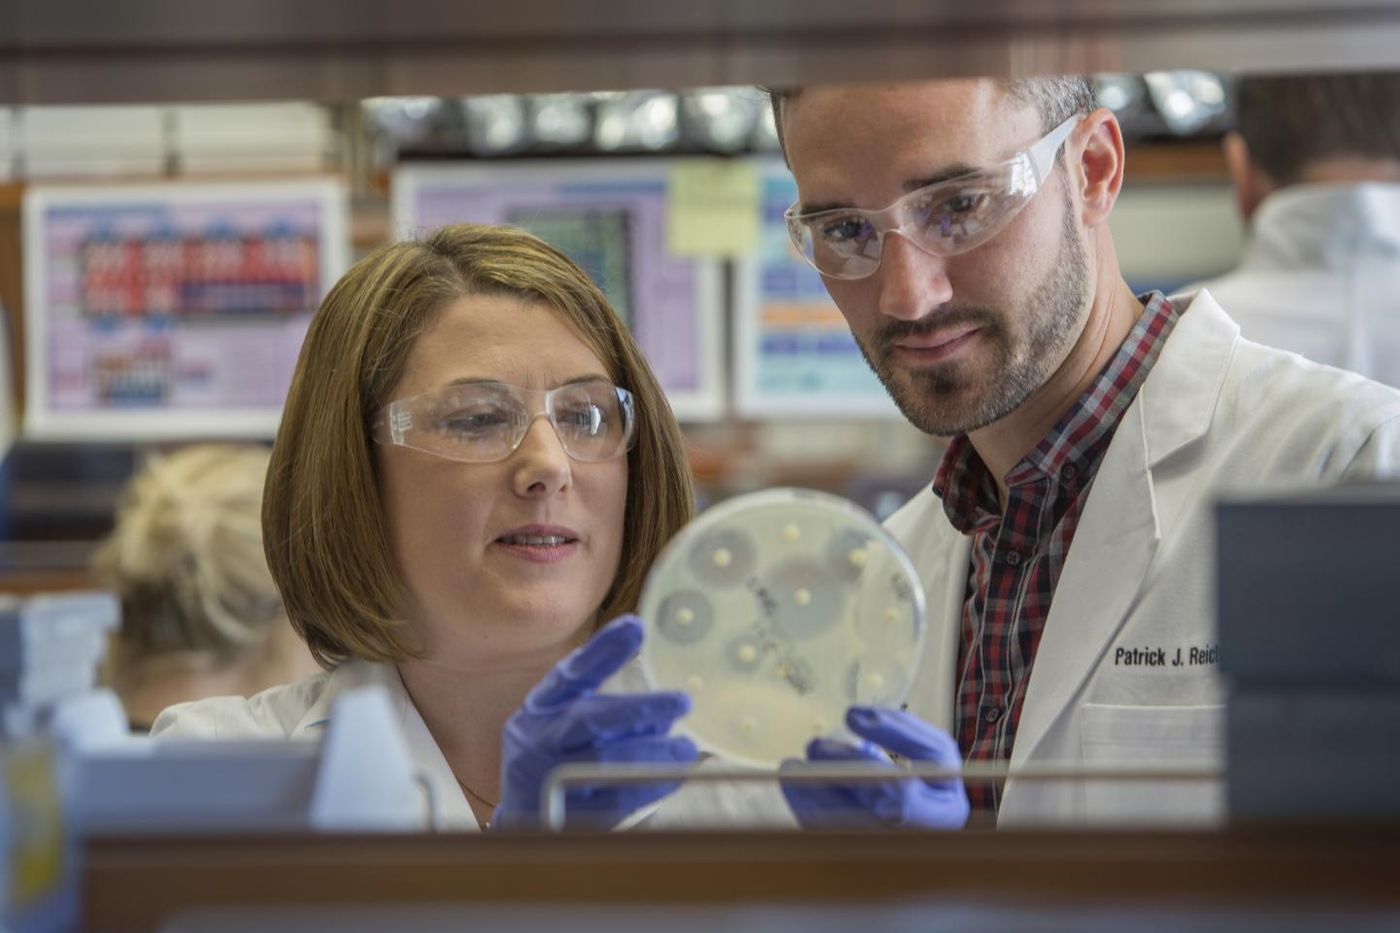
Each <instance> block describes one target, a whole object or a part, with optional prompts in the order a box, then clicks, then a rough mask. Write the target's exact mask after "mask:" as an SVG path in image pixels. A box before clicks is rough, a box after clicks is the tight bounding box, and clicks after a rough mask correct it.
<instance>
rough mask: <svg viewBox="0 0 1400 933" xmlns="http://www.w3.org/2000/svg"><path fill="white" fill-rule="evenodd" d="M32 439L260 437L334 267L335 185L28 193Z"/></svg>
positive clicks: (340, 205) (341, 198)
mask: <svg viewBox="0 0 1400 933" xmlns="http://www.w3.org/2000/svg"><path fill="white" fill-rule="evenodd" d="M24 244H25V296H26V297H25V305H26V307H25V321H26V332H27V341H26V343H27V349H28V353H27V369H28V378H27V383H26V387H27V391H26V406H25V410H26V414H25V422H24V433H25V435H26V436H28V437H34V438H41V439H49V438H73V439H111V440H160V439H177V438H193V437H270V436H271V435H272V434H273V433H274V432H275V430H276V427H277V422H278V419H279V417H280V415H281V411H282V403H283V401H284V399H285V398H286V394H287V389H288V386H289V385H290V383H291V377H292V370H293V368H294V367H295V364H296V358H297V354H298V352H299V351H300V349H301V343H302V339H303V338H304V337H305V335H306V329H307V326H308V325H309V324H310V321H311V316H312V314H313V313H314V312H315V310H316V307H317V306H318V305H319V304H320V301H321V298H322V296H323V295H325V293H326V292H327V291H328V290H329V289H330V286H331V285H332V283H334V282H335V280H336V279H337V278H338V277H339V276H340V275H341V273H343V272H344V271H345V268H346V264H347V255H348V252H349V241H348V236H347V228H346V222H345V193H344V190H343V188H342V187H341V185H340V184H339V183H338V182H337V181H335V180H333V179H314V180H306V181H296V182H260V183H256V184H254V183H247V184H234V183H229V184H219V185H199V186H194V185H183V184H167V185H155V186H141V187H134V186H133V187H129V188H113V187H111V186H103V187H100V188H99V187H95V186H94V187H39V188H34V189H31V190H30V191H28V192H26V194H25V202H24Z"/></svg>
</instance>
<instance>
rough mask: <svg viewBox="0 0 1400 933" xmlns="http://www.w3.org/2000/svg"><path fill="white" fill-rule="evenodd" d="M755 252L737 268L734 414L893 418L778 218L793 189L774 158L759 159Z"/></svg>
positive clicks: (818, 278)
mask: <svg viewBox="0 0 1400 933" xmlns="http://www.w3.org/2000/svg"><path fill="white" fill-rule="evenodd" d="M756 161H757V165H758V173H759V198H760V204H759V210H760V215H759V216H760V226H759V234H758V236H759V240H758V247H757V249H756V250H755V251H754V252H753V253H752V254H751V255H750V256H749V257H748V258H746V259H742V260H739V261H738V262H737V263H736V265H735V270H734V335H735V338H734V339H735V373H734V378H735V387H734V406H735V409H736V411H737V412H738V413H739V414H740V415H742V416H744V417H749V418H771V417H791V416H811V417H823V416H829V417H838V418H842V417H854V418H885V417H888V418H898V417H900V415H899V410H898V409H897V408H895V405H894V402H892V401H891V400H890V397H889V395H888V394H887V393H886V392H885V388H884V386H882V385H881V384H880V381H879V379H877V378H876V377H875V374H874V373H873V372H871V370H870V367H869V366H868V365H867V364H866V362H865V357H863V356H862V355H861V352H860V348H859V347H858V346H857V345H856V342H855V338H853V337H852V336H851V331H850V328H849V327H847V326H846V320H845V318H843V317H842V316H841V312H840V311H839V310H837V308H836V305H835V304H834V303H833V302H832V300H831V297H830V296H829V295H828V294H827V293H826V289H825V288H824V287H823V286H822V280H821V276H820V275H818V274H817V271H816V270H815V269H813V268H812V267H811V266H809V265H807V264H806V263H804V262H803V261H802V260H801V258H800V257H799V256H798V255H797V253H796V250H795V249H794V248H793V246H792V243H791V241H790V240H789V239H788V232H787V224H786V222H785V221H784V219H783V214H784V212H785V211H786V210H787V209H788V206H789V205H791V204H792V202H793V201H795V200H796V199H797V185H796V183H795V182H794V181H793V180H792V176H791V175H790V174H788V171H787V167H786V166H784V165H783V163H782V161H781V160H779V159H766V158H765V159H760V160H756Z"/></svg>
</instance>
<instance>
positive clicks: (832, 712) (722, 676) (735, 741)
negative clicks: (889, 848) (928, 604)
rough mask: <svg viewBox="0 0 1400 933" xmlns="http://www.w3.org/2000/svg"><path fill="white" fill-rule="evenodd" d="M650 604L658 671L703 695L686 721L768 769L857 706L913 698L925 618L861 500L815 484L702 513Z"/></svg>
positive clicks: (741, 758)
mask: <svg viewBox="0 0 1400 933" xmlns="http://www.w3.org/2000/svg"><path fill="white" fill-rule="evenodd" d="M639 613H640V615H641V617H642V620H643V622H644V625H645V627H646V637H645V639H644V640H643V642H642V650H641V658H640V661H641V665H642V671H643V672H644V674H645V676H646V679H647V682H648V683H649V684H650V685H651V686H652V688H653V689H658V690H680V691H684V692H685V693H688V694H689V695H690V696H691V699H692V700H693V702H694V706H693V709H692V711H691V713H690V715H688V716H686V717H685V718H684V719H682V720H681V721H680V723H679V725H678V729H679V731H681V732H684V733H685V734H687V735H689V736H690V737H691V738H693V739H694V740H695V742H696V743H697V744H698V745H699V746H700V747H701V748H702V749H704V750H706V751H709V752H711V753H714V754H716V755H721V756H723V757H725V758H728V759H730V760H731V761H734V762H736V763H738V764H745V765H751V766H755V767H762V768H770V767H774V766H776V765H777V764H778V763H779V762H781V761H782V760H783V759H785V758H801V757H803V755H804V753H805V749H806V745H807V742H808V741H809V740H810V739H812V738H814V737H816V736H822V735H833V734H838V735H839V734H843V733H844V732H845V717H846V710H847V708H848V707H850V706H851V705H852V704H856V703H860V704H870V705H878V706H898V705H899V704H900V703H901V702H903V700H904V698H905V696H906V695H907V694H908V692H909V688H910V686H911V685H912V683H913V679H914V674H915V671H916V670H917V668H918V664H919V661H920V658H921V657H922V654H923V645H924V635H925V628H926V620H925V611H924V591H923V587H922V586H921V585H920V583H919V580H918V576H917V574H916V573H915V571H914V566H913V564H912V563H911V562H910V560H909V557H908V555H906V554H905V553H904V550H903V549H902V548H901V547H900V546H899V543H898V542H896V541H895V540H894V538H892V537H891V536H890V535H889V533H888V532H886V531H885V530H884V529H883V528H882V527H881V526H880V524H879V522H877V521H876V520H875V518H874V516H872V515H871V514H870V513H869V512H866V511H865V510H864V509H862V508H860V507H859V506H857V505H855V504H854V503H852V502H850V501H848V500H846V499H842V498H840V497H839V496H834V495H830V494H828V493H823V492H817V491H814V490H807V489H770V490H765V491H763V492H756V493H750V494H747V495H742V496H737V497H735V498H733V499H729V500H727V501H725V502H723V503H721V504H719V505H717V506H715V507H713V508H711V509H709V510H707V511H706V512H704V513H703V514H702V515H700V516H699V517H698V518H696V519H695V520H694V521H693V522H691V523H690V524H689V525H687V526H686V527H685V528H684V529H682V530H681V531H680V533H679V534H677V535H676V537H675V538H674V539H672V541H671V542H670V543H669V544H668V545H667V547H666V548H665V549H664V550H663V552H662V554H661V557H660V558H659V559H658V560H657V562H656V564H655V565H654V566H653V567H652V570H651V573H650V574H649V575H648V577H647V581H646V585H645V587H644V589H643V591H642V600H641V606H640V610H639Z"/></svg>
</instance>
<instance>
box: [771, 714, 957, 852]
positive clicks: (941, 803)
mask: <svg viewBox="0 0 1400 933" xmlns="http://www.w3.org/2000/svg"><path fill="white" fill-rule="evenodd" d="M846 726H847V727H848V728H849V729H850V730H851V731H852V732H854V733H855V734H856V735H858V736H860V737H861V738H863V739H866V740H867V741H865V742H862V743H860V744H859V745H856V744H852V743H850V742H841V741H837V740H835V739H813V740H812V741H811V742H809V743H808V745H807V761H809V762H818V761H868V762H872V763H877V764H883V765H884V766H885V767H887V768H889V770H890V771H891V773H892V774H898V773H899V768H898V767H897V766H896V765H895V764H894V763H893V762H891V761H890V759H889V756H888V755H886V754H885V752H891V753H893V754H895V755H899V756H901V757H903V758H907V759H909V760H910V761H919V762H933V763H936V764H940V765H943V766H944V767H947V768H960V767H961V766H962V756H961V755H960V754H959V753H958V745H957V743H956V742H955V741H953V737H952V736H951V735H949V734H948V733H946V732H944V731H943V730H942V729H937V728H935V727H933V726H931V725H929V724H928V723H926V722H924V721H923V720H921V719H918V718H917V717H915V716H911V715H909V714H908V713H902V712H899V711H898V710H892V709H884V708H882V707H876V706H853V707H851V708H850V710H848V711H847V713H846ZM881 749H884V751H881ZM804 765H805V762H801V761H787V762H784V763H783V766H782V769H781V770H782V772H783V773H798V772H800V771H801V769H802V768H803V766H804ZM783 796H785V797H786V798H787V802H788V806H789V807H791V808H792V812H793V815H794V816H796V817H797V821H798V823H800V824H801V825H802V826H803V827H804V828H808V829H833V828H843V827H861V828H870V829H878V828H895V827H904V828H909V829H961V828H962V826H963V824H964V823H966V822H967V817H968V812H969V809H970V808H969V805H968V801H967V792H966V791H965V790H964V789H963V782H962V781H961V780H960V779H957V778H954V779H952V780H947V781H925V780H921V779H919V778H911V777H906V778H902V779H892V780H889V781H865V782H860V783H851V784H808V783H796V782H788V781H784V782H783Z"/></svg>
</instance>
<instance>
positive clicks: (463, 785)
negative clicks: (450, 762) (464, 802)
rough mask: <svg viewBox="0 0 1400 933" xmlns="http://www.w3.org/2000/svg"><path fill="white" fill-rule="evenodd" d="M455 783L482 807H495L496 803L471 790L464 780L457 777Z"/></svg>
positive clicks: (493, 808)
mask: <svg viewBox="0 0 1400 933" xmlns="http://www.w3.org/2000/svg"><path fill="white" fill-rule="evenodd" d="M453 777H456V775H453ZM457 783H458V785H460V786H461V788H462V790H464V791H466V792H467V796H468V797H471V798H472V799H474V800H475V801H476V802H477V803H479V804H481V805H482V806H484V807H489V808H491V809H492V810H495V809H496V804H495V803H494V802H493V801H490V800H487V799H486V798H485V797H484V796H482V795H481V794H478V793H477V792H476V791H474V790H472V789H471V788H470V787H468V786H467V782H466V781H464V780H462V779H461V778H457Z"/></svg>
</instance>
